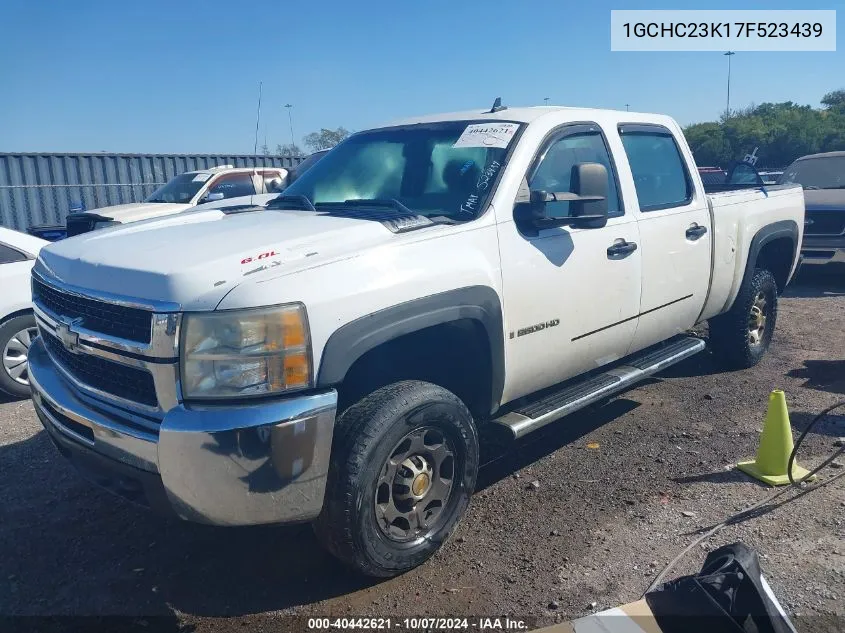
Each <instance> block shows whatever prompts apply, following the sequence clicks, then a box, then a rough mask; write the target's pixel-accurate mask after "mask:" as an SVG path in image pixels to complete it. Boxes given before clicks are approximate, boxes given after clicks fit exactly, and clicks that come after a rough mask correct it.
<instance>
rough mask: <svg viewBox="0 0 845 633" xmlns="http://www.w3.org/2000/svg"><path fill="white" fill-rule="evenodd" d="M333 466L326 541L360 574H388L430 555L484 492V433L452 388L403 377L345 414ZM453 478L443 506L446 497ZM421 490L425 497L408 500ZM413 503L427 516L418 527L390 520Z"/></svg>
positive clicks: (320, 527)
mask: <svg viewBox="0 0 845 633" xmlns="http://www.w3.org/2000/svg"><path fill="white" fill-rule="evenodd" d="M413 447H416V448H413ZM450 450H451V452H452V457H451V468H450V462H449V459H450V458H449V457H448V456H446V454H447V453H448V452H449V451H450ZM406 454H407V455H406ZM406 457H407V458H406ZM389 458H390V459H391V460H392V461H389ZM416 458H421V459H420V460H417V459H416ZM438 462H439V470H438V465H437V464H438ZM331 464H332V465H331V467H330V469H329V476H328V481H327V484H326V495H325V501H324V503H323V511H322V513H321V514H320V516H319V517H318V518H317V520H316V521H315V522H314V531H315V533H316V535H317V539H318V540H319V541H320V543H321V544H322V545H323V547H325V548H326V549H327V550H328V551H329V552H331V553H332V554H333V555H334V556H336V557H337V558H339V559H340V560H341V561H343V562H344V563H346V564H347V565H349V566H351V567H352V568H354V569H356V570H357V571H359V572H361V573H363V574H365V575H367V576H375V577H381V578H387V577H390V576H395V575H397V574H401V573H403V572H406V571H408V570H409V569H413V568H414V567H416V566H418V565H420V564H422V563H423V562H425V561H426V560H427V559H428V558H429V557H431V556H432V555H433V554H434V553H435V552H436V551H437V550H438V549H439V547H440V546H441V545H442V544H443V543H444V542H445V541H446V540H447V539H448V538H449V536H450V535H451V534H452V532H453V531H454V529H455V527H456V526H457V524H458V521H459V520H460V519H461V517H462V516H463V514H464V512H465V511H466V508H467V506H468V505H469V501H470V497H471V496H472V492H473V490H474V489H475V480H476V476H477V474H478V433H477V431H476V428H475V424H474V423H473V419H472V415H471V414H470V412H469V411H468V410H467V408H466V406H465V405H464V404H463V402H461V400H459V399H458V398H457V396H455V395H454V394H453V393H451V392H450V391H447V390H446V389H443V388H442V387H438V386H437V385H433V384H431V383H426V382H420V381H403V382H397V383H394V384H391V385H388V386H386V387H382V388H381V389H378V390H377V391H375V392H373V393H371V394H370V395H368V396H366V397H365V398H363V399H362V400H360V401H359V402H357V403H356V404H354V405H352V406H351V407H350V408H349V409H348V410H347V411H346V412H344V414H343V415H342V416H341V418H340V419H339V421H338V424H337V427H336V429H335V436H334V442H333V449H332V460H331ZM396 464H398V466H397V465H396ZM403 465H404V466H403ZM426 465H428V466H429V467H430V468H429V470H428V471H425V467H426ZM423 471H425V472H423ZM409 473H410V474H409ZM426 473H427V474H426ZM444 474H445V477H444V476H443V475H444ZM426 477H427V479H426ZM449 481H451V483H450V484H448V493H447V494H446V496H445V498H444V499H442V502H441V505H440V506H439V508H438V506H437V502H436V497H437V496H438V495H440V496H442V494H443V493H442V490H443V488H444V487H446V486H447V482H449ZM388 482H389V483H388ZM397 482H398V483H397ZM420 482H422V485H418V484H420ZM405 483H407V484H408V485H407V486H406V485H405ZM426 484H427V485H428V488H425V487H424V486H425V485H426ZM435 493H436V494H435ZM413 494H418V495H424V496H423V497H422V498H421V499H420V500H416V499H415V498H413V497H411V498H406V497H410V496H411V495H413ZM411 504H413V507H415V508H417V509H418V510H422V511H423V512H422V516H424V517H426V522H425V523H424V524H423V527H422V528H420V531H418V532H417V531H415V530H414V526H413V525H412V524H411V523H410V521H411V520H413V519H412V518H409V520H407V521H406V520H405V518H403V515H400V516H399V518H396V519H394V520H393V522H392V523H390V518H391V516H392V515H393V514H395V513H396V512H403V511H405V510H406V509H407V508H408V507H411ZM407 516H408V517H413V516H419V515H414V513H413V512H410V513H409V514H408V515H407ZM388 524H389V525H388ZM406 524H407V525H408V529H407V530H406V529H405V526H406Z"/></svg>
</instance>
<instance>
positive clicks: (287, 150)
mask: <svg viewBox="0 0 845 633" xmlns="http://www.w3.org/2000/svg"><path fill="white" fill-rule="evenodd" d="M304 155H305V152H303V151H302V149H301V148H300V147H299V145H297V144H296V143H286V144H285V145H282V144H281V143H279V144H278V145H276V156H278V157H280V158H291V157H299V156H304Z"/></svg>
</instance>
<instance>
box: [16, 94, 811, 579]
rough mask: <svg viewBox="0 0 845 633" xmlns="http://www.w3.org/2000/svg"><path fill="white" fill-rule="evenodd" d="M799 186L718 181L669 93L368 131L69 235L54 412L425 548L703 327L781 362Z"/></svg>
mask: <svg viewBox="0 0 845 633" xmlns="http://www.w3.org/2000/svg"><path fill="white" fill-rule="evenodd" d="M803 216H804V202H803V197H802V190H801V188H800V187H798V186H794V187H793V186H786V187H772V188H769V189H766V190H759V189H754V190H752V189H745V190H741V191H736V192H730V191H727V192H721V193H718V194H715V195H708V194H706V193H705V191H704V189H703V187H702V184H701V179H700V178H699V175H698V172H697V170H696V167H695V164H694V161H693V157H692V154H691V153H690V149H689V147H688V146H687V144H686V142H685V140H684V136H683V134H682V132H681V129H680V127H679V126H678V124H677V123H676V122H675V121H674V120H672V119H671V118H669V117H667V116H660V115H655V114H638V113H634V112H617V111H605V110H593V109H578V108H550V107H539V108H536V107H535V108H514V109H506V108H503V107H501V105H500V104H496V105H494V107H493V108H492V109H491V110H489V111H482V110H477V111H471V112H461V113H455V114H445V115H437V116H426V117H420V118H413V119H407V120H404V121H400V122H397V123H394V124H390V125H387V126H385V127H380V128H377V129H372V130H368V131H362V132H359V133H356V134H354V135H352V136H351V137H349V138H348V139H347V140H345V141H343V142H342V143H341V144H340V145H338V146H337V147H336V148H335V149H333V150H332V151H331V152H330V153H329V154H327V155H326V156H325V157H324V158H323V159H322V160H321V161H320V162H319V163H317V164H316V165H314V166H313V167H312V168H311V169H309V170H308V171H307V172H306V173H304V174H303V175H302V176H301V177H300V178H299V179H298V180H297V181H296V182H294V183H293V184H292V185H291V186H290V187H289V188H288V189H287V190H286V191H285V192H284V193H283V194H282V195H280V196H279V197H277V198H276V199H275V200H273V201H272V202H271V203H270V204H268V205H267V206H266V207H256V208H253V209H250V208H243V207H239V208H237V209H230V210H226V209H223V210H214V209H211V210H203V211H195V212H188V213H183V214H179V215H177V216H172V217H167V218H161V219H158V220H150V221H146V222H139V223H136V224H134V225H132V226H126V227H113V228H109V229H105V230H103V231H97V232H94V233H91V234H88V235H82V236H79V237H77V238H75V239H70V240H65V241H62V242H56V243H53V244H50V245H49V246H47V247H46V248H44V249H43V250H42V251H41V253H40V255H39V257H38V260H37V262H36V264H35V267H34V270H33V297H34V304H35V313H36V316H37V321H38V327H39V330H40V333H41V336H40V337H39V338H38V339H37V340H36V342H35V343H34V344H33V345H32V347H31V351H30V353H29V364H30V368H29V375H30V382H31V385H32V391H33V402H34V405H35V409H36V411H37V412H38V415H39V417H40V419H41V421H42V423H43V425H44V427H45V428H46V429H47V431H48V432H49V435H50V437H51V438H52V439H53V441H54V442H55V444H56V446H58V448H59V451H60V452H61V453H62V454H63V455H65V456H66V457H68V458H69V459H70V461H71V462H72V463H73V464H74V465H76V466H77V467H78V468H79V470H80V471H82V472H83V473H84V474H87V475H89V476H90V477H91V478H92V480H94V481H95V482H97V483H98V484H100V485H103V486H105V487H107V488H109V489H111V490H113V491H114V492H117V493H119V494H121V495H123V496H125V497H128V498H129V499H131V500H133V501H136V502H139V503H143V504H147V505H149V506H153V507H156V508H160V509H162V510H163V511H165V512H170V513H175V514H176V515H177V516H179V517H181V518H183V519H188V520H194V521H201V522H206V523H212V524H218V525H245V524H263V523H288V522H301V521H313V523H314V527H315V532H316V534H317V535H318V539H319V541H320V542H321V543H322V544H323V545H324V546H325V547H326V548H328V550H329V551H331V552H333V553H334V554H335V555H336V556H337V557H339V558H340V559H342V560H343V561H345V562H346V563H348V564H350V565H351V566H353V567H354V568H356V569H358V570H360V571H361V572H363V573H365V574H370V575H373V576H391V575H394V574H398V573H401V572H403V571H405V570H407V569H409V568H412V567H414V566H416V565H419V564H420V563H421V562H423V561H424V560H426V559H427V558H428V557H429V556H431V555H432V554H433V553H434V552H435V551H436V550H437V548H438V547H439V546H440V545H441V544H442V543H443V542H444V541H445V540H446V539H447V538H448V537H449V536H450V535H451V534H452V533H453V531H454V530H455V528H456V525H457V523H458V521H459V519H460V517H461V516H462V515H463V514H464V511H465V510H466V508H467V505H468V503H469V501H470V497H471V494H472V492H473V489H474V486H475V482H476V474H477V471H478V465H479V448H478V444H479V441H478V438H479V433H484V432H488V431H491V430H493V429H494V428H497V429H499V431H502V432H505V433H509V434H510V435H511V436H512V437H514V438H517V437H521V436H523V435H525V434H527V433H530V432H532V431H534V430H536V429H538V428H540V427H542V426H544V425H546V424H549V423H551V422H553V421H555V420H558V419H559V418H563V417H564V416H566V415H567V414H569V413H571V412H573V411H575V410H578V409H580V408H583V407H585V406H587V405H589V404H591V403H595V402H598V401H600V400H603V399H605V398H607V397H608V396H610V395H611V394H613V393H614V392H618V391H620V390H623V389H626V388H628V387H629V386H630V385H632V384H634V383H635V382H637V381H638V380H641V379H643V378H645V377H647V376H650V375H652V374H655V373H656V372H659V371H661V370H662V369H664V368H666V367H668V366H669V365H671V364H673V363H676V362H678V361H680V360H683V359H685V358H687V357H689V356H691V355H693V354H695V353H696V352H699V351H701V350H702V349H704V347H705V344H706V341H705V340H704V339H702V338H698V337H696V336H693V335H690V334H688V333H687V332H688V331H689V330H690V329H691V328H693V326H694V325H696V324H697V323H700V322H703V321H709V344H710V345H711V346H712V349H713V351H714V352H715V353H716V354H718V357H719V358H720V359H721V360H722V362H723V363H724V365H725V366H726V367H732V368H738V367H750V366H752V365H754V364H755V363H757V362H758V361H759V360H760V358H761V356H762V355H763V354H764V353H765V351H766V349H767V348H768V347H769V344H770V342H771V340H772V333H773V330H774V328H775V319H776V316H777V302H778V294H779V293H780V292H781V291H782V290H783V288H784V287H785V286H786V285H787V283H788V282H789V281H790V278H791V276H792V275H793V273H794V271H795V268H796V262H797V260H798V245H799V244H800V243H801V233H802V229H803V223H804V217H803Z"/></svg>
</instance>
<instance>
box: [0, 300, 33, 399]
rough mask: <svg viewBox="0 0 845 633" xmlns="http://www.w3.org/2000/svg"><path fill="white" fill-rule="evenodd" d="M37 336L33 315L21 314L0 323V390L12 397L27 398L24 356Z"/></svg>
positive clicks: (28, 391)
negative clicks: (1, 357) (0, 363)
mask: <svg viewBox="0 0 845 633" xmlns="http://www.w3.org/2000/svg"><path fill="white" fill-rule="evenodd" d="M36 336H38V328H37V327H36V326H35V317H34V316H33V315H31V314H22V315H20V316H16V317H13V318H11V319H9V320H8V321H5V322H3V323H2V324H0V352H2V354H3V365H2V367H0V391H3V392H5V393H7V394H8V395H10V396H12V397H14V398H28V397H29V394H30V390H29V365H28V363H27V360H26V357H27V354H28V353H29V346H30V345H31V344H32V340H33V339H34V338H35V337H36Z"/></svg>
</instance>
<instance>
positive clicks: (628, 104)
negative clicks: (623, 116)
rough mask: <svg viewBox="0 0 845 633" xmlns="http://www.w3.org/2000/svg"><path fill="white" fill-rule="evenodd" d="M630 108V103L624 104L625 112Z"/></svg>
mask: <svg viewBox="0 0 845 633" xmlns="http://www.w3.org/2000/svg"><path fill="white" fill-rule="evenodd" d="M630 110H631V104H630V103H626V104H625V112H629V111H630Z"/></svg>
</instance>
